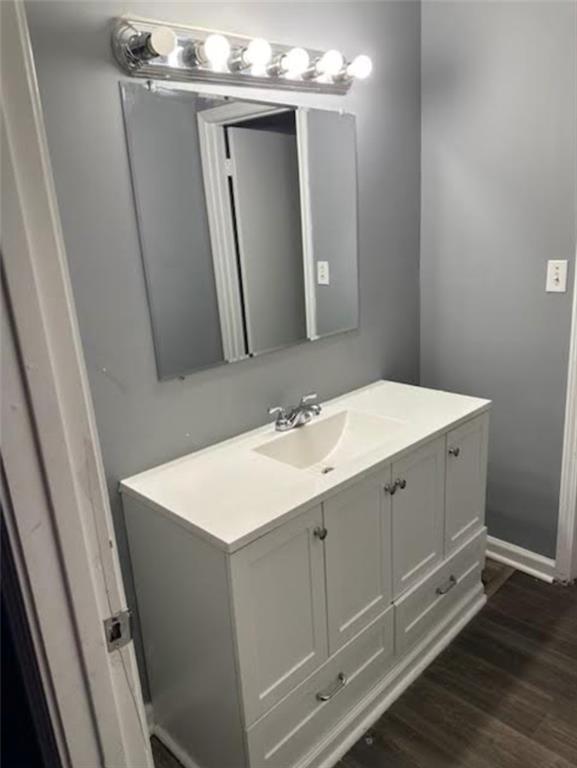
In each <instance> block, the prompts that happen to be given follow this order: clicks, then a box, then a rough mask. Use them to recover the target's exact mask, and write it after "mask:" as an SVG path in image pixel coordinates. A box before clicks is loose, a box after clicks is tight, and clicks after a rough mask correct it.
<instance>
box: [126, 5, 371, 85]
mask: <svg viewBox="0 0 577 768" xmlns="http://www.w3.org/2000/svg"><path fill="white" fill-rule="evenodd" d="M112 50H113V53H114V56H115V58H116V61H117V62H118V64H119V65H120V67H121V68H122V69H123V70H124V71H125V72H127V73H128V74H130V75H132V76H134V77H143V78H148V79H151V78H152V79H155V78H158V79H165V80H185V81H186V80H188V81H197V82H206V83H217V84H220V85H226V84H229V85H244V86H252V87H257V88H275V89H288V90H298V91H316V92H319V93H332V94H345V93H346V92H347V91H348V90H349V88H350V87H351V85H352V83H353V82H354V81H355V80H357V79H358V80H364V79H365V78H366V77H368V76H369V75H370V73H371V71H372V63H371V60H370V58H369V57H368V56H366V55H364V54H361V55H360V56H357V57H356V58H354V59H353V60H352V61H350V62H348V61H346V60H345V58H344V57H343V55H342V54H341V52H340V51H337V50H334V49H333V50H329V51H317V50H312V49H307V48H299V47H291V46H287V45H282V44H279V43H269V42H268V41H267V40H264V39H262V38H250V37H245V36H243V35H237V34H229V33H226V34H225V33H222V32H216V31H213V30H208V29H202V28H200V27H189V26H186V25H183V24H166V23H163V22H157V21H153V20H150V19H142V18H139V17H134V16H122V17H120V18H118V19H115V20H114V23H113V29H112Z"/></svg>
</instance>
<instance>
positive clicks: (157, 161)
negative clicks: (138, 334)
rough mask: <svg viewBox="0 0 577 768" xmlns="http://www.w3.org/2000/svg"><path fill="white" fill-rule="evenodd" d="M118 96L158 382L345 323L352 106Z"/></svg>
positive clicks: (164, 92) (352, 212)
mask: <svg viewBox="0 0 577 768" xmlns="http://www.w3.org/2000/svg"><path fill="white" fill-rule="evenodd" d="M121 96H122V105H123V111H124V120H125V125H126V136H127V143H128V153H129V160H130V168H131V173H132V182H133V189H134V198H135V204H136V213H137V220H138V227H139V234H140V243H141V250H142V258H143V264H144V270H145V275H146V284H147V291H148V301H149V306H150V314H151V321H152V329H153V335H154V346H155V352H156V361H157V368H158V374H159V377H160V378H161V379H168V378H172V377H175V376H183V375H186V374H188V373H191V372H192V371H195V370H198V369H200V368H207V367H210V366H214V365H219V364H221V363H231V362H235V361H238V360H244V359H246V358H250V357H254V356H256V355H261V354H263V353H265V352H269V351H272V350H276V349H280V348H282V347H286V346H289V345H292V344H297V343H301V342H304V341H307V340H309V341H313V340H315V339H318V338H320V337H323V336H327V335H331V334H335V333H339V332H342V331H348V330H352V329H354V328H356V327H357V326H358V316H359V305H358V261H357V174H356V146H355V122H354V117H353V116H352V115H349V114H342V113H340V112H332V111H327V110H320V109H309V108H301V107H294V106H283V105H278V104H270V103H269V104H263V103H257V102H254V101H244V100H239V99H230V98H225V97H212V96H207V95H206V94H197V93H193V92H191V91H179V90H175V89H173V88H169V87H165V86H163V85H161V84H158V85H155V84H153V85H150V84H148V85H142V84H134V83H123V84H121Z"/></svg>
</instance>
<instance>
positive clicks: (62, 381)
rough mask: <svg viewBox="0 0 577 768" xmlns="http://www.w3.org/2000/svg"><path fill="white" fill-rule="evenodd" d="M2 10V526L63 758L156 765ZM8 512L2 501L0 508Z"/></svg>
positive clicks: (25, 59)
mask: <svg viewBox="0 0 577 768" xmlns="http://www.w3.org/2000/svg"><path fill="white" fill-rule="evenodd" d="M0 11H1V14H2V60H3V61H2V111H1V116H2V129H3V130H2V156H3V163H2V187H3V188H2V208H3V231H2V257H3V265H4V274H5V284H6V290H7V294H8V304H9V306H8V307H7V311H6V313H5V314H4V316H3V320H4V331H5V333H4V337H5V339H6V344H5V351H6V352H7V354H6V358H7V361H6V362H8V366H7V368H6V369H3V370H4V373H3V376H4V378H5V385H6V386H5V392H4V399H3V417H4V427H5V432H4V435H3V437H4V440H3V446H2V458H3V466H4V472H5V478H6V485H5V487H4V488H3V494H4V495H5V498H7V499H8V500H9V504H7V505H6V506H7V508H8V513H7V515H6V516H7V518H8V519H7V529H8V532H9V535H10V541H11V546H12V549H13V551H14V556H15V559H16V562H17V569H18V572H19V574H20V578H21V587H22V590H23V593H24V600H25V605H26V606H27V613H28V619H29V622H30V625H31V630H32V634H33V637H34V638H35V644H36V651H37V654H38V658H39V665H40V668H41V674H42V677H43V682H44V686H45V691H46V696H47V700H48V705H49V709H50V712H51V717H52V720H53V726H54V730H55V735H56V739H57V744H58V747H59V751H60V754H61V757H62V762H63V765H65V766H74V767H75V768H79V767H80V766H90V767H91V768H97V766H110V768H112V767H114V768H117V767H118V768H121V767H123V766H124V767H125V768H152V765H153V763H152V756H151V752H150V743H149V739H148V731H147V728H146V718H145V714H144V704H143V700H142V693H141V689H140V682H139V678H138V672H137V668H136V659H135V654H134V648H133V644H132V643H128V645H125V646H124V647H123V648H121V649H118V650H115V651H112V652H109V651H108V649H107V644H106V638H105V633H104V627H103V621H104V619H105V618H107V617H109V616H110V615H112V614H115V613H117V612H120V611H123V610H125V609H126V597H125V594H124V588H123V584H122V579H121V575H120V566H119V561H118V553H117V549H116V542H115V536H114V530H113V525H112V517H111V512H110V506H109V500H108V494H107V490H106V484H105V480H104V471H103V466H102V460H101V455H100V447H99V443H98V437H97V432H96V427H95V422H94V414H93V410H92V402H91V398H90V391H89V387H88V381H87V376H86V370H85V364H84V358H83V354H82V347H81V342H80V336H79V332H78V327H77V321H76V314H75V309H74V303H73V298H72V291H71V287H70V279H69V274H68V268H67V262H66V254H65V250H64V242H63V238H62V232H61V226H60V219H59V214H58V205H57V199H56V194H55V189H54V183H53V179H52V172H51V167H50V159H49V154H48V149H47V143H46V134H45V129H44V122H43V117H42V108H41V102H40V96H39V91H38V84H37V80H36V73H35V70H34V62H33V57H32V49H31V44H30V38H29V33H28V27H27V22H26V15H25V10H24V4H23V2H22V0H5V1H4V2H2V3H1V4H0ZM5 514H6V510H5Z"/></svg>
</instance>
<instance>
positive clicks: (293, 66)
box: [280, 48, 310, 77]
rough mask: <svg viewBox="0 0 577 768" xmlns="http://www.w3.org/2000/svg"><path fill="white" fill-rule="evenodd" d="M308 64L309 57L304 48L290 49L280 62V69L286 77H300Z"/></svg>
mask: <svg viewBox="0 0 577 768" xmlns="http://www.w3.org/2000/svg"><path fill="white" fill-rule="evenodd" d="M309 64H310V56H309V54H308V51H305V49H304V48H291V49H290V51H289V52H288V53H287V54H285V55H284V56H283V57H282V59H281V62H280V66H281V69H282V70H283V71H284V72H286V76H287V77H300V75H302V74H303V73H304V72H306V71H307V69H308V68H309Z"/></svg>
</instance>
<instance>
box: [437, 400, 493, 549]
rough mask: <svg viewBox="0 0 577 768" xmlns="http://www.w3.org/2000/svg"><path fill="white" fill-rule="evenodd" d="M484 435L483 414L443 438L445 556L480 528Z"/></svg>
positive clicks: (485, 419)
mask: <svg viewBox="0 0 577 768" xmlns="http://www.w3.org/2000/svg"><path fill="white" fill-rule="evenodd" d="M488 432H489V416H488V415H487V414H483V415H482V416H478V417H477V418H475V419H471V421H467V422H465V424H462V425H461V426H460V427H457V429H454V430H453V431H452V432H449V434H448V435H447V482H446V512H445V554H446V555H448V554H450V553H451V552H454V550H455V549H457V548H458V547H460V546H461V544H462V543H463V542H464V541H465V540H466V539H468V538H469V537H470V536H472V535H473V534H474V533H475V531H477V530H478V529H480V528H481V527H482V526H483V524H484V519H485V486H486V480H487V438H488Z"/></svg>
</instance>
